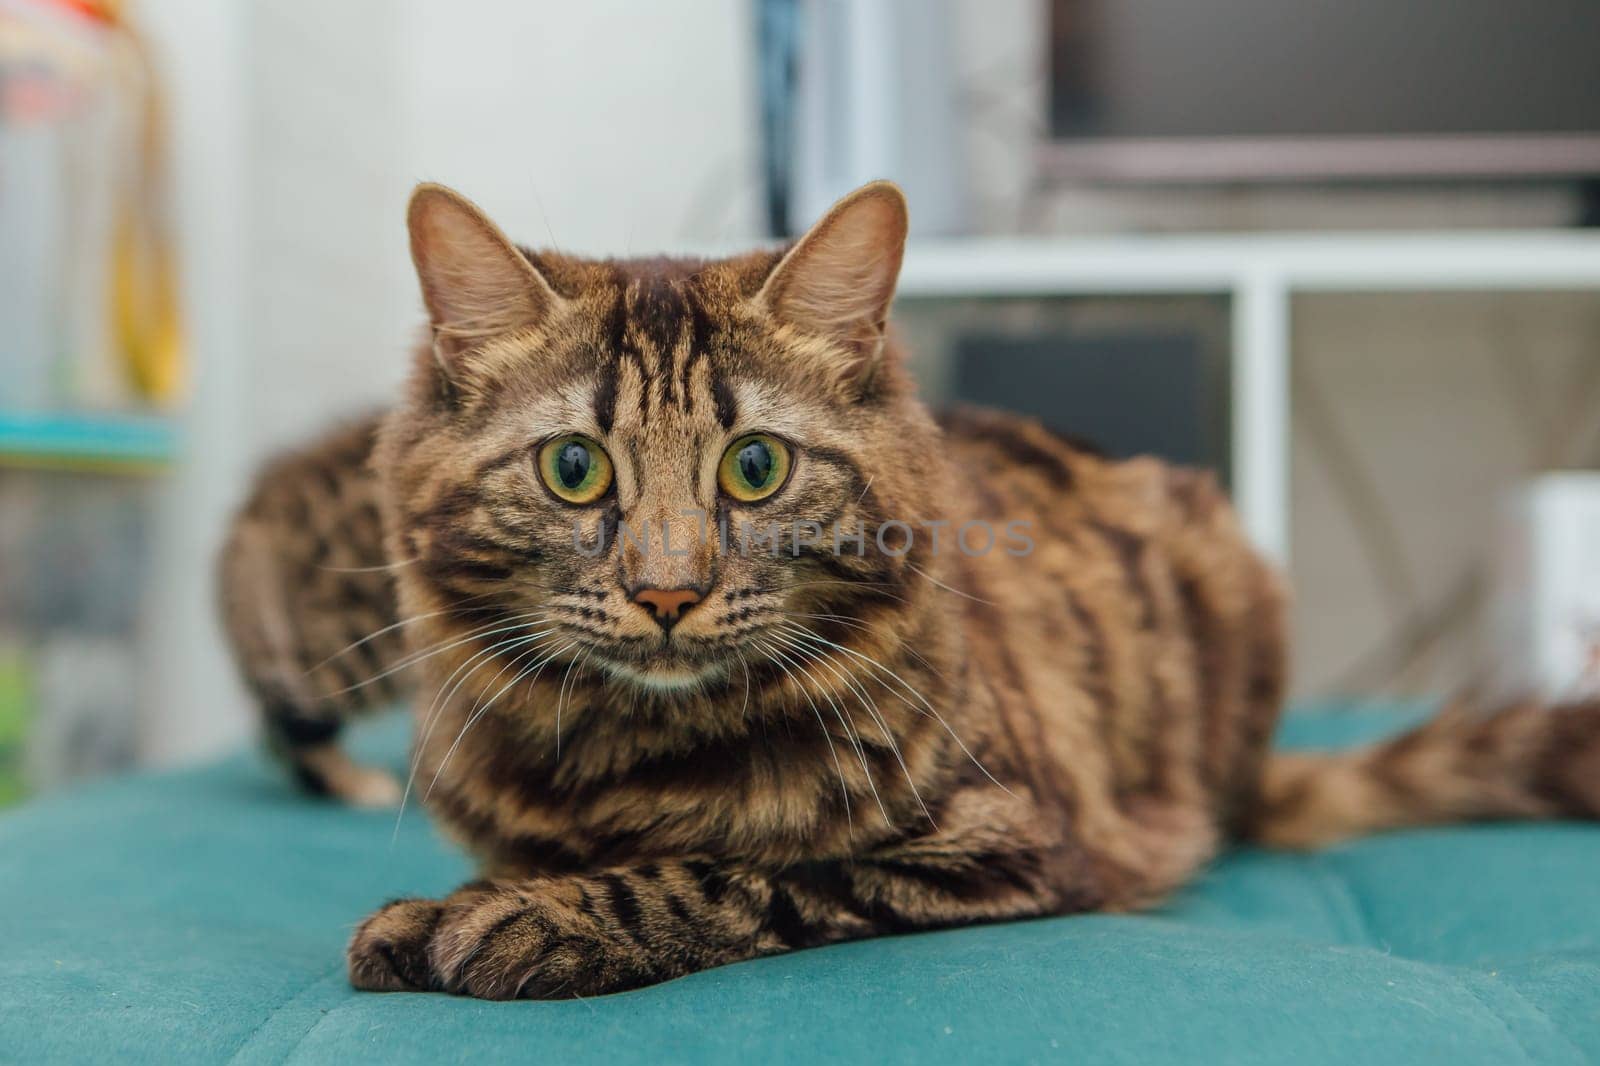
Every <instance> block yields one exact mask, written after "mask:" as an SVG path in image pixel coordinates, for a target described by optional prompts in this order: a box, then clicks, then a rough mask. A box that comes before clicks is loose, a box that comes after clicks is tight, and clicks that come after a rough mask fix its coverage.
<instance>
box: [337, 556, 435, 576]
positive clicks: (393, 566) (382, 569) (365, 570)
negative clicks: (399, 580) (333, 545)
mask: <svg viewBox="0 0 1600 1066" xmlns="http://www.w3.org/2000/svg"><path fill="white" fill-rule="evenodd" d="M421 561H422V560H421V559H420V558H417V559H402V560H400V561H399V562H397V563H384V564H382V565H381V566H326V565H321V564H319V565H318V566H317V569H318V570H326V571H327V572H328V573H330V574H379V573H386V572H388V571H390V570H398V569H400V568H401V567H403V566H414V565H415V564H417V563H420V562H421Z"/></svg>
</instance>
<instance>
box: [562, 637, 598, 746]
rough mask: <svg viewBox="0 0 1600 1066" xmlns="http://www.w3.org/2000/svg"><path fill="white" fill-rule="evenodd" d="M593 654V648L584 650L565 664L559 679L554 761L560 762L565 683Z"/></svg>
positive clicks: (565, 697)
mask: <svg viewBox="0 0 1600 1066" xmlns="http://www.w3.org/2000/svg"><path fill="white" fill-rule="evenodd" d="M593 652H594V649H593V648H586V649H584V652H583V654H582V655H581V656H579V657H578V658H576V659H574V660H572V661H571V662H570V663H568V664H567V672H566V673H565V674H564V675H562V678H561V691H560V693H559V694H558V695H557V696H556V761H557V762H560V761H561V708H562V706H563V705H564V704H565V703H566V702H567V682H568V681H570V680H571V679H572V671H573V670H575V669H576V668H577V667H578V665H579V664H580V663H582V662H583V661H584V660H586V659H588V658H589V656H590V655H591V654H592V653H593Z"/></svg>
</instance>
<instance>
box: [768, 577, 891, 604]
mask: <svg viewBox="0 0 1600 1066" xmlns="http://www.w3.org/2000/svg"><path fill="white" fill-rule="evenodd" d="M816 585H844V586H845V587H846V588H857V589H860V588H876V589H885V588H895V587H896V586H895V584H894V583H893V582H890V581H842V580H834V579H828V578H818V579H816V580H814V581H796V582H793V583H791V584H787V585H770V586H767V587H765V588H763V589H762V590H761V591H762V592H792V591H793V590H795V589H803V588H810V587H812V586H816ZM875 595H878V596H882V597H884V598H885V599H890V600H894V601H895V602H896V603H900V604H905V605H906V606H910V605H911V601H910V600H908V599H906V598H905V597H904V596H896V595H895V594H893V593H891V592H882V591H880V592H877V593H875Z"/></svg>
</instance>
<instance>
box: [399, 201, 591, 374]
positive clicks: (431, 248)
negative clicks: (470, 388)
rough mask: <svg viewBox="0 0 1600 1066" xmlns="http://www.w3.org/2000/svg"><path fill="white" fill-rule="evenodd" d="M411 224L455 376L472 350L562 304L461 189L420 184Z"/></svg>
mask: <svg viewBox="0 0 1600 1066" xmlns="http://www.w3.org/2000/svg"><path fill="white" fill-rule="evenodd" d="M406 224H407V226H408V227H409V229H410V231H411V261H412V262H413V263H415V264H416V267H417V280H418V281H419V282H421V284H422V302H423V303H424V304H425V305H426V306H427V308H428V319H429V322H430V324H431V325H432V327H433V350H434V354H435V357H436V358H437V361H438V363H439V367H440V369H441V370H442V371H443V372H444V374H445V376H446V377H453V376H454V373H455V372H456V371H457V370H458V369H459V364H460V361H461V359H462V357H463V356H464V355H466V353H468V352H470V351H472V350H473V349H474V348H477V347H479V346H480V345H482V344H483V343H485V342H486V341H489V340H492V339H493V338H495V337H499V336H504V335H505V334H508V333H515V332H518V331H519V330H524V329H529V328H532V327H534V326H537V325H538V324H539V323H540V322H541V321H543V320H544V319H545V318H546V317H548V316H549V315H550V314H551V313H552V312H553V311H554V310H555V308H556V305H557V304H559V303H560V302H561V297H560V296H559V295H557V294H556V292H555V290H553V289H551V288H550V284H549V283H548V282H547V281H545V279H544V277H543V276H542V275H540V273H539V272H538V271H537V270H535V269H534V268H533V265H532V264H531V263H529V262H528V260H527V259H526V258H524V257H523V255H522V253H521V252H519V251H517V248H516V246H515V245H513V244H512V243H511V242H510V241H509V240H507V239H506V235H505V234H504V233H501V232H500V229H499V227H498V226H496V225H495V224H494V223H493V222H490V221H489V218H488V216H486V215H485V214H484V213H483V212H482V211H480V210H478V208H477V206H476V205H474V204H473V203H472V202H471V201H470V200H468V199H467V198H466V197H464V196H462V195H461V194H460V193H458V192H456V191H455V190H453V189H447V188H445V187H444V186H443V185H433V184H422V185H418V186H417V190H416V192H414V193H412V194H411V205H410V207H409V208H408V209H407V211H406Z"/></svg>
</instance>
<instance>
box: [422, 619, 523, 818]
mask: <svg viewBox="0 0 1600 1066" xmlns="http://www.w3.org/2000/svg"><path fill="white" fill-rule="evenodd" d="M519 628H522V629H526V628H527V627H526V626H522V627H519ZM553 632H555V630H554V629H545V630H539V631H536V632H534V633H531V634H530V633H522V634H519V635H517V636H512V637H507V638H506V639H504V640H501V641H497V642H496V643H494V644H492V645H490V646H489V647H487V648H482V649H480V650H479V651H478V652H477V653H476V654H474V655H473V656H472V657H471V658H469V659H467V660H466V662H463V663H462V664H461V665H459V666H457V667H456V668H455V670H454V671H452V672H451V674H450V676H449V677H447V678H445V679H444V683H443V684H441V685H440V686H439V691H438V692H437V693H435V694H434V698H433V702H432V703H430V704H429V705H428V712H427V714H426V715H424V716H423V720H422V722H421V723H420V724H419V725H418V727H417V740H416V742H415V744H414V746H413V749H412V753H411V767H410V770H409V771H408V772H407V774H406V784H405V788H404V789H403V790H401V793H400V811H399V813H398V814H396V815H395V820H394V835H395V838H396V839H398V838H399V835H400V821H401V819H402V818H404V817H405V813H406V802H407V801H408V800H409V799H410V798H411V790H412V788H413V787H414V786H415V784H416V780H417V771H418V770H420V769H421V768H422V759H423V754H424V752H425V751H426V750H427V745H428V741H429V740H431V739H432V738H433V731H434V729H435V728H436V727H437V725H438V723H439V719H440V718H441V717H442V716H443V715H444V711H445V708H446V707H448V706H449V705H450V700H452V699H454V698H455V693H456V689H459V688H460V687H461V684H462V683H463V682H465V681H466V679H467V678H468V677H471V676H472V675H473V674H475V673H477V672H478V670H479V669H481V668H482V666H483V662H480V663H478V665H477V666H472V668H471V669H470V670H468V669H467V667H468V666H470V665H471V664H472V663H473V662H475V661H477V660H479V659H482V660H483V661H484V662H490V661H493V657H494V656H495V655H497V654H499V653H501V652H505V651H510V650H511V649H513V648H518V647H522V646H524V645H526V644H527V643H528V642H530V641H537V640H539V639H541V638H542V637H545V636H547V635H549V634H550V633H553ZM463 670H466V672H465V673H464V674H462V671H463ZM504 673H505V667H501V668H500V673H499V674H496V675H495V680H499V678H500V676H501V674H504ZM457 674H462V676H461V679H460V680H459V681H456V686H455V688H452V689H451V690H450V695H449V696H448V697H445V698H444V699H443V700H442V701H441V700H440V698H439V697H440V695H442V694H443V692H444V690H445V687H446V686H448V685H449V684H450V682H451V681H452V680H453V679H454V678H455V677H456V675H457ZM493 683H494V682H492V681H491V682H490V684H493ZM435 776H437V775H435ZM424 798H426V797H424Z"/></svg>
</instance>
